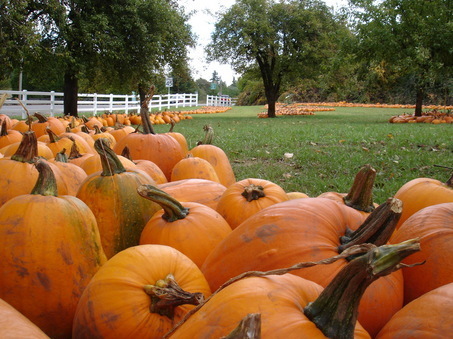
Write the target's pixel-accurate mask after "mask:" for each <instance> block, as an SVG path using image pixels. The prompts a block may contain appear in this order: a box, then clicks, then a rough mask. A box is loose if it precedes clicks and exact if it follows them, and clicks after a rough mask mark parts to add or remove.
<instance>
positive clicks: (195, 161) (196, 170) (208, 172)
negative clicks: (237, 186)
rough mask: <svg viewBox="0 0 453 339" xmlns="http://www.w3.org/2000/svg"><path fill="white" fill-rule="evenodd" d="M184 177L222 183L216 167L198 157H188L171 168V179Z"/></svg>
mask: <svg viewBox="0 0 453 339" xmlns="http://www.w3.org/2000/svg"><path fill="white" fill-rule="evenodd" d="M184 179H205V180H211V181H215V182H218V183H220V179H219V177H218V176H217V173H216V171H215V169H214V167H213V166H212V165H211V164H210V163H209V162H208V161H207V160H204V159H202V158H198V157H192V156H190V157H187V158H184V159H181V160H180V161H178V162H177V163H176V164H175V166H173V169H172V170H171V177H170V181H177V180H184Z"/></svg>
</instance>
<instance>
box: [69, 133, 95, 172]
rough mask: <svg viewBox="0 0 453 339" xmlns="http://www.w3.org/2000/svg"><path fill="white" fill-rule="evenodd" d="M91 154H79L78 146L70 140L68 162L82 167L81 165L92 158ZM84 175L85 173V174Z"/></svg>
mask: <svg viewBox="0 0 453 339" xmlns="http://www.w3.org/2000/svg"><path fill="white" fill-rule="evenodd" d="M93 156H94V154H93V153H83V154H82V153H80V149H79V146H78V145H77V142H76V141H75V140H72V145H71V150H70V152H69V155H68V161H69V162H70V163H71V164H74V165H77V166H79V167H82V165H83V163H84V162H85V161H86V160H88V159H89V158H91V157H93ZM85 173H86V172H85Z"/></svg>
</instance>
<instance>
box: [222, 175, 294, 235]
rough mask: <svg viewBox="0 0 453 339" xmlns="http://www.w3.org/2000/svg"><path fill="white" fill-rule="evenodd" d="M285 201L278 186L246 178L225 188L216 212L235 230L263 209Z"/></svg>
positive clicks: (261, 180)
mask: <svg viewBox="0 0 453 339" xmlns="http://www.w3.org/2000/svg"><path fill="white" fill-rule="evenodd" d="M287 200H288V195H287V194H286V192H285V191H284V190H283V188H281V187H280V186H279V185H277V184H275V183H273V182H271V181H269V180H264V179H257V178H248V179H244V180H241V181H238V182H236V183H234V184H233V185H230V186H229V187H227V189H226V190H225V192H224V193H223V194H222V197H221V198H220V200H219V202H218V204H217V208H216V210H217V212H219V213H220V215H221V216H223V217H224V218H225V220H226V221H228V223H229V224H230V226H231V228H232V229H235V228H236V227H238V226H239V225H240V224H241V222H243V221H244V220H246V219H247V218H248V217H250V216H252V215H253V214H255V213H256V212H258V211H261V210H262V209H263V208H266V207H268V206H271V205H273V204H276V203H279V202H282V201H287Z"/></svg>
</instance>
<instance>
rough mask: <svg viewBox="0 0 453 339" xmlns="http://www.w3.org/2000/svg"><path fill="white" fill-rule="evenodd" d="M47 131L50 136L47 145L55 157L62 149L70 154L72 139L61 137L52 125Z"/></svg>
mask: <svg viewBox="0 0 453 339" xmlns="http://www.w3.org/2000/svg"><path fill="white" fill-rule="evenodd" d="M46 133H47V135H48V136H49V142H48V143H47V147H49V148H50V150H51V151H52V153H53V156H54V157H55V156H56V155H57V153H59V152H61V150H62V149H65V150H67V152H68V154H69V152H70V150H71V146H72V140H71V139H69V138H66V137H64V138H60V137H59V136H58V135H56V134H55V133H54V132H53V131H52V129H51V128H50V127H47V128H46Z"/></svg>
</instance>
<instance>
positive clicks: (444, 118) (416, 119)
mask: <svg viewBox="0 0 453 339" xmlns="http://www.w3.org/2000/svg"><path fill="white" fill-rule="evenodd" d="M389 122H390V123H398V124H401V123H425V124H435V125H437V124H451V123H453V114H452V113H451V112H449V111H438V110H437V109H434V110H432V111H426V112H422V115H421V116H415V115H414V114H400V115H395V116H392V117H391V118H390V119H389Z"/></svg>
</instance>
